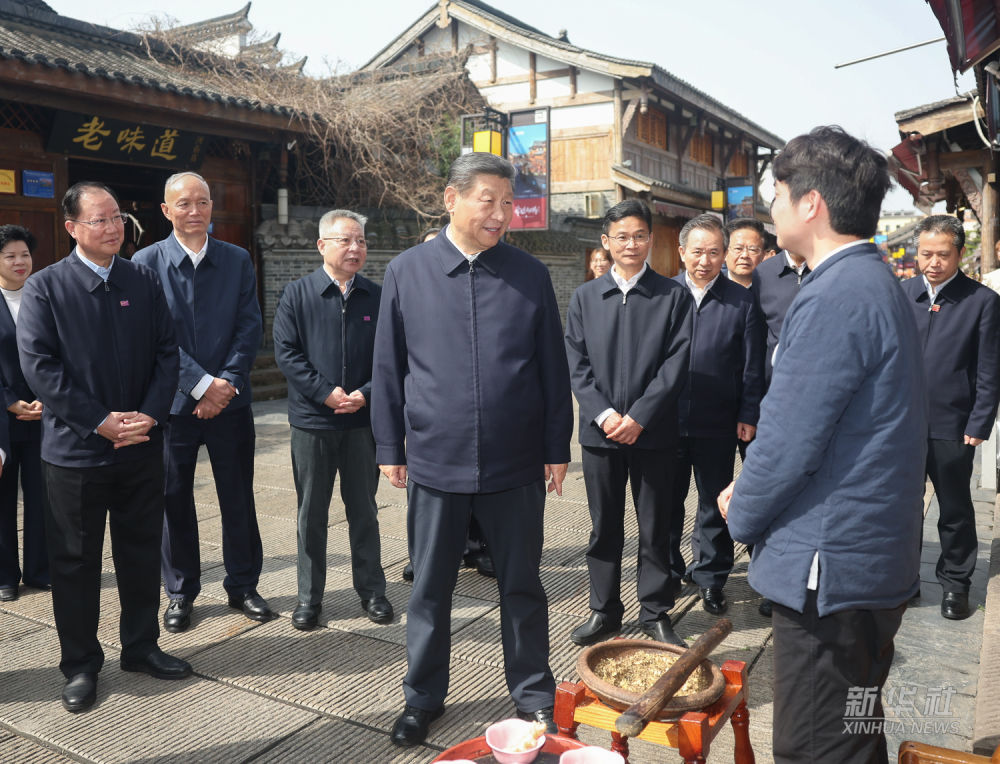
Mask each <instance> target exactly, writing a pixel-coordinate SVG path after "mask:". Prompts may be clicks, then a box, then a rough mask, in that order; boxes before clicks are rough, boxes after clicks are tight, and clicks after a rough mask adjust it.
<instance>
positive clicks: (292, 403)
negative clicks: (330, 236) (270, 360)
mask: <svg viewBox="0 0 1000 764" xmlns="http://www.w3.org/2000/svg"><path fill="white" fill-rule="evenodd" d="M381 296H382V288H381V287H380V286H378V284H375V283H373V282H371V281H369V280H368V279H366V278H365V277H364V276H360V275H356V276H355V277H354V283H353V285H352V286H351V291H350V292H348V294H347V298H346V299H345V298H344V296H343V294H342V293H341V291H340V287H338V286H337V285H336V284H334V283H333V280H332V279H331V278H330V276H329V275H328V274H327V272H326V271H325V270H324V269H323V268H322V266H321V267H319V268H317V269H316V270H315V271H313V272H312V273H310V274H309V275H308V276H304V277H303V278H301V279H299V280H298V281H293V282H292V283H291V284H289V285H288V286H286V287H285V291H284V292H283V293H282V295H281V300H280V301H279V302H278V307H277V310H276V311H275V313H274V358H275V360H276V361H277V362H278V368H280V369H281V372H282V374H284V375H285V378H286V379H287V380H288V421H289V423H290V424H292V425H294V426H295V427H303V428H306V429H315V430H349V429H353V428H356V427H368V426H369V425H370V420H369V413H368V412H369V410H370V406H369V405H365V406H363V407H362V408H361V409H359V410H358V411H357V412H355V413H353V414H334V413H333V409H331V408H329V407H328V406H325V405H323V402H324V401H325V400H326V399H327V397H328V396H329V395H330V393H331V392H332V391H333V388H335V387H338V386H339V387H342V388H343V389H344V391H345V392H346V393H348V394H350V393H352V392H354V391H355V390H360V391H361V394H362V395H364V396H365V401H366V404H370V403H371V394H372V351H373V349H374V346H375V326H376V324H377V323H378V308H379V300H380V299H381Z"/></svg>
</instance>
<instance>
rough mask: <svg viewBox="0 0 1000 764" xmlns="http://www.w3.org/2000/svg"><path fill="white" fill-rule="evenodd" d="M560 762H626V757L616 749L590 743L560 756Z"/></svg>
mask: <svg viewBox="0 0 1000 764" xmlns="http://www.w3.org/2000/svg"><path fill="white" fill-rule="evenodd" d="M559 764H625V759H623V758H622V757H621V756H619V755H618V754H617V753H615V752H614V751H607V750H605V749H603V748H598V747H597V746H593V745H588V746H587V747H586V748H577V749H576V750H575V751H566V753H564V754H563V755H562V756H560V757H559Z"/></svg>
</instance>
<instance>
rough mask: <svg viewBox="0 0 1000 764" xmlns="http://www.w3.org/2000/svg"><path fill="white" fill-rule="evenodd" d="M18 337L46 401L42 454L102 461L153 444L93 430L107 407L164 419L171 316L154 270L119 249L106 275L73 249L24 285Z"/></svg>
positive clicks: (33, 382)
mask: <svg viewBox="0 0 1000 764" xmlns="http://www.w3.org/2000/svg"><path fill="white" fill-rule="evenodd" d="M24 290H25V292H24V297H23V298H22V300H21V311H20V313H19V314H18V320H17V344H18V349H19V350H20V353H21V368H22V369H23V370H24V378H25V380H26V381H27V383H28V385H29V386H30V387H31V389H32V390H34V391H35V395H37V396H38V399H39V400H40V401H41V402H42V403H43V404H44V405H45V410H44V412H43V413H42V458H43V459H44V460H45V461H47V462H49V463H51V464H56V465H59V466H61V467H99V466H105V465H109V464H116V463H119V462H126V461H131V460H133V459H138V458H140V457H143V456H148V455H149V454H150V453H154V452H155V453H159V451H160V449H161V447H162V441H163V435H162V432H161V430H160V427H154V428H153V429H152V430H151V431H150V432H149V441H147V442H146V443H139V444H137V445H133V446H127V447H125V448H120V449H118V450H117V451H115V450H114V447H113V446H112V444H111V442H110V441H108V440H107V439H105V438H103V437H102V436H100V435H98V434H97V433H96V432H94V430H95V429H96V428H97V427H98V426H99V425H100V424H101V422H103V421H104V419H105V418H106V417H107V416H108V414H109V413H110V412H112V411H139V412H140V413H143V414H147V415H148V416H151V417H152V418H153V419H155V420H156V421H157V422H160V423H162V422H163V421H165V420H166V417H167V415H168V414H169V413H170V401H171V399H172V398H173V395H174V390H176V389H177V372H178V354H177V340H176V338H175V336H174V322H173V320H172V319H171V317H170V309H169V307H168V306H167V300H166V297H164V295H163V289H162V288H161V287H160V282H159V279H157V278H156V274H155V273H153V272H152V271H150V270H149V269H147V268H144V267H142V266H138V265H136V264H134V263H130V262H129V261H128V260H122V259H121V258H119V257H115V259H114V263H113V265H112V267H111V274H110V275H109V276H108V280H107V281H106V282H105V281H102V280H101V277H100V276H98V275H97V274H96V273H94V271H92V270H91V269H90V268H88V267H87V266H86V264H84V263H82V262H81V261H80V258H79V257H78V256H77V255H76V252H75V251H74V252H72V253H71V254H70V255H69V257H65V258H63V259H62V260H60V261H59V262H57V263H55V264H54V265H50V266H48V267H47V268H44V269H43V270H41V271H39V272H38V273H35V274H33V275H32V276H31V277H30V278H29V279H28V281H27V282H26V283H25V285H24Z"/></svg>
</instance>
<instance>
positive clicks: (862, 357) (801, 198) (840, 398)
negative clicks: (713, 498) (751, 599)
mask: <svg viewBox="0 0 1000 764" xmlns="http://www.w3.org/2000/svg"><path fill="white" fill-rule="evenodd" d="M773 166H774V179H775V197H774V202H773V203H772V205H771V216H772V217H773V218H774V224H775V227H776V228H777V231H778V242H779V243H780V244H781V245H782V246H783V247H785V248H787V249H789V250H791V251H793V252H797V253H800V254H801V255H802V256H803V257H805V259H806V262H807V263H808V264H809V268H810V270H811V273H810V274H809V276H807V277H806V278H805V279H804V280H803V282H802V288H801V290H800V291H799V294H798V296H797V297H796V298H795V300H794V302H793V303H792V305H791V307H790V308H789V309H788V314H787V315H786V316H785V322H784V325H783V326H782V328H781V337H780V341H779V343H778V353H777V357H776V359H775V362H774V375H773V377H772V378H771V385H770V387H769V389H768V392H767V395H766V396H764V401H763V404H762V406H761V416H760V422H759V426H758V428H757V439H756V441H755V442H754V444H753V446H752V447H751V448H750V449H749V451H748V453H747V461H746V464H744V465H743V471H742V472H741V473H740V476H739V477H738V478H737V479H736V482H735V484H732V485H730V486H729V487H728V488H727V489H726V490H725V491H724V492H723V493H722V494H721V495H720V497H719V508H720V510H721V511H722V512H723V514H726V513H728V521H729V530H730V532H731V533H732V536H733V538H734V539H736V540H738V541H742V542H744V543H747V544H753V545H754V550H753V558H752V560H751V562H750V584H751V586H753V588H754V589H756V590H757V591H758V592H760V593H761V594H762V595H763V596H765V597H767V598H769V599H770V600H772V602H773V603H774V606H773V620H772V626H773V630H774V674H775V676H774V729H773V754H774V760H775V762H778V763H779V764H786V763H787V762H806V761H808V762H821V763H822V764H843V763H844V762H886V761H888V755H887V751H886V742H885V736H884V734H883V732H882V729H881V727H880V726H879V725H860V726H859V728H858V729H850V730H848V729H845V717H849V716H850V715H851V710H850V709H851V704H852V702H853V703H855V704H857V703H862V704H863V705H864V707H865V709H866V712H865V714H864V716H865V717H866V718H873V719H881V718H882V717H883V709H882V702H881V690H882V685H883V684H884V683H885V680H886V677H887V676H888V675H889V669H890V667H891V665H892V656H893V638H894V637H895V634H896V631H897V630H898V628H899V624H900V622H901V621H902V618H903V612H904V611H905V609H906V603H907V602H908V601H909V599H910V598H911V597H912V596H913V595H914V593H915V592H916V591H917V585H918V575H919V572H920V549H919V544H920V528H921V525H922V522H923V517H922V509H923V496H924V475H923V471H922V470H920V469H914V466H915V465H922V464H924V460H925V458H926V454H927V417H926V405H927V403H926V391H925V387H924V373H923V362H922V358H921V353H920V343H919V340H918V339H917V330H916V326H915V325H914V322H913V319H912V316H911V315H910V309H909V308H908V307H907V299H906V296H905V294H904V293H903V290H902V289H901V288H900V286H899V283H898V282H897V281H896V280H895V278H894V277H893V276H892V274H891V273H890V272H889V270H888V269H887V268H886V267H885V264H884V263H883V262H882V258H881V257H880V255H879V252H878V249H876V247H875V245H874V244H871V243H869V242H868V241H866V240H867V239H868V238H869V237H870V236H871V235H872V234H873V233H874V232H875V227H876V225H877V224H878V216H879V210H880V208H881V205H882V199H883V197H884V196H885V193H886V191H887V190H888V188H889V171H888V163H887V161H886V158H885V156H884V155H883V154H882V153H881V152H878V151H876V150H875V149H873V148H871V147H870V146H868V145H867V144H865V143H862V142H861V141H859V140H857V139H856V138H853V137H851V136H850V135H848V134H847V133H845V132H844V131H843V130H841V129H840V128H837V127H817V128H816V129H814V130H813V131H812V132H811V133H809V134H808V135H801V136H799V137H797V138H794V139H793V140H791V141H789V142H788V144H787V145H786V146H785V148H784V149H783V150H782V152H781V153H780V154H779V155H778V157H777V158H776V159H775V161H774V165H773ZM848 720H849V719H848Z"/></svg>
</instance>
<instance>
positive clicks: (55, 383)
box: [17, 182, 191, 713]
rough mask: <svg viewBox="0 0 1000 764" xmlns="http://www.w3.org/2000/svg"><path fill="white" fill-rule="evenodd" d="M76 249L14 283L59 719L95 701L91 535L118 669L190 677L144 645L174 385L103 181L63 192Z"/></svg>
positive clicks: (151, 290)
mask: <svg viewBox="0 0 1000 764" xmlns="http://www.w3.org/2000/svg"><path fill="white" fill-rule="evenodd" d="M63 213H64V216H65V218H66V221H65V226H66V231H67V232H68V233H69V235H70V236H71V237H73V239H74V240H75V241H76V247H75V248H74V250H73V251H72V252H71V253H70V254H69V256H67V257H65V258H63V259H62V260H60V261H59V262H57V263H55V264H54V265H50V266H49V267H48V268H45V269H44V270H42V271H39V272H38V273H37V274H35V275H34V276H32V277H31V278H30V279H28V281H27V282H26V283H25V286H24V290H25V294H24V298H23V300H22V301H21V308H20V311H19V313H18V322H17V344H18V350H19V352H20V354H21V367H22V369H23V371H24V378H25V381H26V382H27V383H28V386H29V387H30V388H31V389H32V390H34V391H35V394H36V395H37V396H38V399H39V400H40V401H42V403H43V405H44V409H43V412H42V467H43V471H44V478H45V485H46V490H47V492H48V499H49V501H48V504H47V505H46V507H45V509H46V516H45V535H46V541H47V544H48V549H49V559H50V561H51V566H50V570H49V572H50V575H51V580H52V610H53V614H54V616H55V621H56V631H57V633H58V635H59V646H60V649H61V654H62V659H61V660H60V662H59V668H60V670H61V671H62V672H63V675H64V676H65V677H66V685H65V687H64V688H63V693H62V704H63V708H65V709H66V710H67V711H69V712H70V713H78V712H81V711H86V710H87V709H88V708H90V707H91V706H93V705H94V703H95V701H96V700H97V674H98V672H99V671H100V670H101V667H102V666H103V665H104V651H103V650H102V649H101V643H100V642H99V641H98V639H97V624H98V616H99V613H100V604H101V566H102V564H103V562H104V555H103V547H104V533H105V531H104V529H105V524H106V523H110V528H111V550H112V553H113V555H114V561H115V578H116V579H117V582H118V597H119V600H120V601H121V623H120V634H121V642H122V651H121V668H122V670H123V671H140V672H143V673H146V674H149V675H151V676H153V677H156V678H157V679H182V678H184V677H186V676H189V675H190V674H191V666H190V664H189V663H187V662H186V661H183V660H180V659H179V658H174V657H173V656H170V655H167V654H166V653H164V652H163V651H162V650H161V649H160V648H159V646H158V645H157V640H158V638H159V628H158V627H157V623H156V611H157V608H158V607H159V603H160V598H159V588H160V573H159V564H158V563H159V547H160V539H161V538H162V535H163V436H162V434H161V425H162V423H163V422H164V421H165V420H166V418H167V416H168V414H169V412H170V401H171V399H172V398H173V395H174V391H175V390H176V389H177V369H178V357H177V341H176V339H175V338H174V327H173V320H172V319H171V317H170V311H169V308H168V307H167V301H166V299H165V297H164V295H163V289H162V288H161V287H160V283H159V280H158V279H157V278H156V275H155V274H154V273H152V272H151V271H149V270H148V269H146V268H142V267H139V266H137V265H135V264H133V263H131V262H129V261H128V260H123V259H121V258H120V257H118V256H117V252H118V249H119V247H121V244H122V240H123V239H124V232H125V219H126V218H125V216H124V215H123V214H122V212H121V210H120V209H119V207H118V199H117V198H116V197H115V195H114V193H113V192H112V191H111V189H109V188H108V187H107V186H104V185H101V184H100V183H90V182H82V183H77V184H76V185H74V186H71V187H70V189H69V190H68V191H67V192H66V195H65V196H64V197H63Z"/></svg>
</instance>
